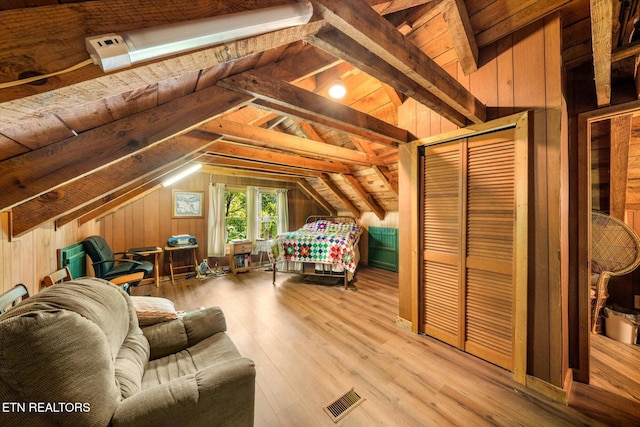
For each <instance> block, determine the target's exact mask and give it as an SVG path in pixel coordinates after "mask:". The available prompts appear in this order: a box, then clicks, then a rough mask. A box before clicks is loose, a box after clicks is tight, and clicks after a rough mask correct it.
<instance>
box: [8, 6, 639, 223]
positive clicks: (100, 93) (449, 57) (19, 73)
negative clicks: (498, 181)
mask: <svg viewBox="0 0 640 427" xmlns="http://www.w3.org/2000/svg"><path fill="white" fill-rule="evenodd" d="M286 3H290V1H286V0H262V1H260V0H243V1H236V0H218V1H213V0H158V1H154V2H139V1H133V0H98V1H86V2H85V1H73V0H59V1H55V0H12V1H6V2H2V4H1V5H0V84H2V82H13V81H15V80H18V79H21V78H25V77H28V76H31V75H34V74H36V75H46V74H49V73H53V72H56V71H59V70H65V69H66V68H68V67H71V66H73V65H75V64H81V63H83V61H86V60H87V58H88V54H87V51H86V49H85V46H84V38H85V37H86V36H89V35H97V34H104V33H109V32H119V31H125V30H131V29H138V28H144V27H149V26H155V25H159V24H164V23H172V22H181V21H189V20H192V19H196V18H201V17H204V16H219V15H225V14H228V13H233V12H238V11H244V10H252V9H258V8H263V7H267V6H271V5H279V4H286ZM311 3H312V5H313V9H314V16H313V18H312V19H311V21H310V22H309V23H308V24H305V25H302V26H299V27H295V28H289V29H285V30H280V31H276V32H273V33H267V34H264V35H260V36H256V37H251V38H248V39H244V40H240V41H236V42H229V43H226V44H224V45H219V46H214V47H210V48H206V49H202V50H199V51H195V52H190V53H186V54H182V55H178V56H174V57H171V58H168V59H162V60H156V61H153V62H148V63H143V64H140V65H137V66H134V67H131V68H128V69H125V70H121V71H116V72H112V73H108V74H107V73H104V72H102V71H101V70H100V68H99V67H97V66H95V65H85V66H82V67H79V68H77V69H75V70H73V71H69V72H66V73H64V74H58V75H55V76H51V77H48V78H46V79H41V80H38V81H35V82H33V83H30V84H20V85H15V86H9V87H1V86H0V171H2V173H1V174H0V188H2V192H1V194H0V210H8V211H10V212H11V213H12V215H11V217H12V221H11V224H12V230H11V233H12V235H13V236H19V235H20V234H23V233H25V232H26V231H28V230H31V229H33V228H34V227H37V226H38V225H40V224H42V223H44V222H47V221H52V220H55V221H56V222H57V224H59V225H61V224H64V223H66V222H69V221H71V220H75V219H80V220H82V221H86V220H89V219H92V218H96V217H99V216H101V215H104V214H105V213H106V212H108V211H109V210H110V209H114V208H115V207H117V206H119V205H122V204H123V203H126V202H128V201H131V200H132V199H133V198H136V197H141V196H142V195H144V194H147V193H148V192H150V191H153V190H154V189H156V188H158V185H159V183H160V182H161V180H162V179H163V177H165V176H166V175H167V174H170V173H171V172H173V171H175V170H176V169H178V168H180V167H182V166H183V165H185V164H187V163H190V162H193V161H198V162H201V163H204V164H205V165H206V168H205V170H207V171H210V172H212V173H220V174H235V175H244V176H253V177H257V178H263V179H274V180H286V181H292V182H296V183H298V185H299V186H300V187H301V188H302V189H303V190H304V191H306V192H307V193H308V194H309V195H310V196H311V197H313V198H314V199H315V200H316V201H317V202H318V203H319V204H320V205H322V206H324V207H326V208H327V210H329V211H332V212H336V211H349V212H351V213H352V214H354V215H355V216H357V217H359V216H360V215H361V214H362V213H363V212H373V213H375V214H376V215H377V216H378V217H380V218H384V217H385V216H386V214H387V212H391V211H396V210H397V204H398V200H397V192H398V188H397V148H398V146H399V145H401V144H405V143H407V142H409V141H411V140H413V139H414V138H415V136H414V135H411V134H410V133H409V132H407V131H406V130H404V129H401V128H400V127H399V126H398V108H399V107H400V106H401V105H402V103H403V102H404V101H405V100H406V99H407V98H409V97H410V98H413V99H415V100H416V101H417V102H419V103H421V104H423V105H425V106H427V107H429V108H431V109H433V110H435V111H436V112H438V113H439V114H440V115H441V116H442V117H444V118H446V119H447V120H449V121H450V122H452V123H453V124H455V125H457V126H464V125H466V124H470V123H479V122H483V121H485V120H487V110H486V106H485V105H483V104H482V103H481V102H480V101H478V99H477V98H475V97H474V96H473V95H472V94H471V93H470V92H469V91H468V90H467V89H465V88H464V87H463V86H462V85H460V84H459V83H458V82H457V81H456V80H455V79H454V78H453V77H451V76H450V75H449V74H448V73H447V72H446V71H444V69H443V67H444V66H446V65H447V64H450V63H452V62H453V61H458V62H459V64H460V68H461V69H462V71H463V72H464V73H465V74H469V73H472V72H474V71H475V70H476V69H477V68H478V67H479V66H481V65H482V64H480V63H479V62H478V61H479V58H481V57H482V55H481V54H480V53H481V52H482V49H483V48H485V47H487V46H488V45H490V44H492V43H494V42H496V41H498V40H500V39H501V38H503V37H505V36H508V35H509V34H511V33H513V32H514V31H516V30H518V29H521V28H523V27H525V26H526V25H527V24H529V23H531V22H534V21H536V20H538V19H540V18H542V17H544V16H546V15H548V14H550V13H554V12H558V11H559V13H560V14H561V15H562V19H563V27H564V32H563V38H564V40H563V43H564V45H563V46H564V47H563V56H564V59H565V66H566V67H567V68H575V67H580V66H583V65H584V64H590V63H592V62H593V64H594V65H593V68H594V70H595V73H594V75H595V87H596V89H597V94H598V103H599V104H601V105H606V104H608V103H609V102H610V96H611V85H612V79H613V78H614V77H619V76H620V75H621V74H622V72H623V71H621V70H626V71H625V72H627V73H629V72H630V73H631V77H630V78H633V77H634V76H635V58H636V55H637V54H638V52H639V51H640V50H639V49H640V48H639V47H638V42H632V43H629V40H631V39H633V36H632V34H631V30H632V29H633V19H634V17H636V16H637V8H638V6H637V4H636V3H637V1H635V0H634V1H631V2H623V3H619V2H618V1H616V0H612V1H611V2H609V1H600V0H591V1H589V0H573V1H569V0H538V1H522V2H515V1H512V0H493V1H482V0H465V1H463V0H421V1H420V0H413V1H410V0H387V1H385V0H350V1H348V2H347V1H343V0H312V1H311ZM604 3H606V4H604ZM620 5H622V6H620ZM591 31H593V38H594V40H597V42H595V43H593V47H592V43H591ZM634 40H635V39H634ZM612 52H613V56H612V54H611V53H612ZM612 61H614V64H615V65H618V64H620V66H619V67H617V68H616V67H614V70H618V74H616V75H615V76H614V77H612V76H611V74H610V73H609V74H607V72H606V70H607V68H609V69H611V63H612ZM630 61H631V62H634V63H633V66H632V65H630ZM622 64H624V65H622ZM629 70H630V71H629ZM337 78H340V79H341V80H342V81H343V82H344V83H345V85H346V86H347V89H348V94H347V96H346V97H345V98H343V99H342V100H340V101H336V100H333V99H331V98H329V97H328V94H327V91H328V86H329V83H331V82H332V81H334V80H335V79H337ZM627 78H629V77H628V76H627Z"/></svg>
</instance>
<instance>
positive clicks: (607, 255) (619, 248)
mask: <svg viewBox="0 0 640 427" xmlns="http://www.w3.org/2000/svg"><path fill="white" fill-rule="evenodd" d="M638 264H640V239H639V238H638V235H637V234H636V233H635V232H634V231H633V229H631V227H629V226H628V225H627V224H625V223H624V222H622V221H620V220H619V219H616V218H613V217H611V216H609V215H605V214H603V213H600V212H592V213H591V306H592V307H591V332H593V333H596V332H597V329H596V328H597V324H598V322H597V320H598V316H599V314H600V310H602V308H603V307H604V305H605V303H606V302H607V298H608V297H609V291H608V285H609V278H610V277H612V276H621V275H623V274H627V273H630V272H632V271H633V270H634V269H635V268H636V267H637V266H638Z"/></svg>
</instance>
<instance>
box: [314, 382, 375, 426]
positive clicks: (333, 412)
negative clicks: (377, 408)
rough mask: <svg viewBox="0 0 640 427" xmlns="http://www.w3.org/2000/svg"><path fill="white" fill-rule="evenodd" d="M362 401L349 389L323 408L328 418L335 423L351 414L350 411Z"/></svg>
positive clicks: (362, 399)
mask: <svg viewBox="0 0 640 427" xmlns="http://www.w3.org/2000/svg"><path fill="white" fill-rule="evenodd" d="M364 401H365V399H364V397H362V396H360V395H359V394H358V393H356V392H355V391H353V389H351V390H349V391H348V392H346V393H345V394H343V395H342V396H340V397H339V398H338V399H336V400H335V401H333V402H331V403H329V404H328V405H327V406H325V407H324V411H325V412H326V413H327V415H329V417H331V419H332V420H333V422H334V423H337V422H338V421H340V420H341V419H342V418H343V417H344V416H345V415H347V414H348V413H349V412H351V410H352V409H354V408H355V407H356V406H358V405H359V404H360V403H362V402H364Z"/></svg>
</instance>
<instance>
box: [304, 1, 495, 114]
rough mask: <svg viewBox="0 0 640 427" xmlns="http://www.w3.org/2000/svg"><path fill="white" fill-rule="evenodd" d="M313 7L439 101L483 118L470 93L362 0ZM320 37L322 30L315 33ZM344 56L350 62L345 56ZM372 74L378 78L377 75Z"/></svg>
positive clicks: (332, 2)
mask: <svg viewBox="0 0 640 427" xmlns="http://www.w3.org/2000/svg"><path fill="white" fill-rule="evenodd" d="M312 3H313V5H314V10H315V13H316V14H319V15H320V16H322V18H324V20H325V21H326V22H327V23H328V24H330V25H331V26H333V27H334V28H336V29H337V30H339V31H340V32H342V33H344V34H345V35H347V36H348V37H349V38H351V39H352V40H354V41H356V43H358V44H360V45H361V46H363V47H364V48H366V49H368V50H369V51H371V52H372V53H373V54H374V55H375V56H377V57H379V58H380V59H382V60H383V61H385V62H386V63H388V64H389V65H391V66H392V67H394V68H395V69H397V70H398V71H400V72H401V73H402V74H404V75H406V76H408V77H409V78H410V79H412V80H413V81H415V82H416V83H418V84H419V85H420V86H422V87H424V88H425V89H427V90H428V91H429V92H431V93H432V94H433V95H435V96H436V97H437V98H438V99H439V100H440V103H441V104H444V105H447V106H449V107H450V108H453V109H454V110H456V111H458V112H459V113H461V114H462V115H464V116H465V117H466V118H467V119H468V120H469V121H471V122H473V123H482V122H484V121H486V117H487V114H486V108H485V106H484V104H482V103H481V102H480V101H479V100H478V99H477V98H476V97H475V96H474V95H473V94H471V92H469V91H468V90H467V89H466V88H465V87H464V86H462V84H460V83H459V82H458V81H457V80H456V79H454V78H453V77H452V76H451V75H449V74H448V73H447V72H446V71H445V70H443V69H442V68H441V67H440V66H439V65H437V64H436V63H435V62H434V61H433V60H432V59H431V58H429V57H428V56H427V55H426V54H425V53H423V52H422V51H421V50H420V49H419V48H418V47H417V46H416V45H414V44H412V43H411V42H409V41H408V40H407V39H406V38H405V37H404V36H403V35H402V34H401V33H400V32H399V31H398V30H397V29H396V28H395V27H394V26H393V25H392V24H391V23H389V22H388V21H387V20H385V19H384V18H382V17H381V16H380V15H378V14H377V13H376V12H375V11H374V10H373V9H371V8H368V7H366V3H364V2H362V0H352V1H350V2H348V3H347V2H343V1H340V0H313V2H312ZM318 36H319V37H322V33H318ZM342 59H345V60H346V61H347V62H349V60H348V59H346V58H342ZM374 77H376V78H377V76H376V75H374Z"/></svg>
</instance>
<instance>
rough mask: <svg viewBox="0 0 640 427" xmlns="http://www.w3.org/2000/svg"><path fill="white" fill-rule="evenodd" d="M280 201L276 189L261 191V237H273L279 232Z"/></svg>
mask: <svg viewBox="0 0 640 427" xmlns="http://www.w3.org/2000/svg"><path fill="white" fill-rule="evenodd" d="M277 227H278V202H277V198H276V193H275V191H272V192H269V193H260V237H261V238H263V239H271V238H273V237H275V235H276V234H277Z"/></svg>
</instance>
